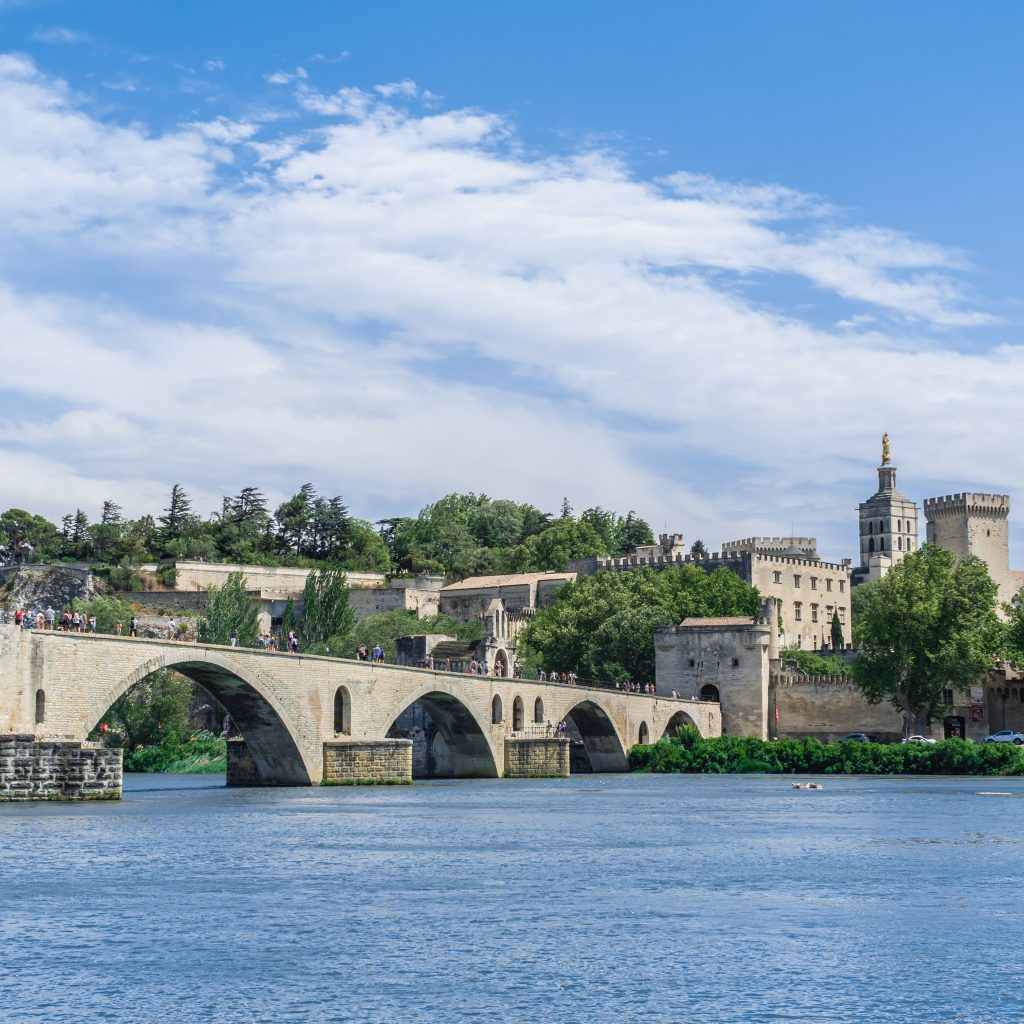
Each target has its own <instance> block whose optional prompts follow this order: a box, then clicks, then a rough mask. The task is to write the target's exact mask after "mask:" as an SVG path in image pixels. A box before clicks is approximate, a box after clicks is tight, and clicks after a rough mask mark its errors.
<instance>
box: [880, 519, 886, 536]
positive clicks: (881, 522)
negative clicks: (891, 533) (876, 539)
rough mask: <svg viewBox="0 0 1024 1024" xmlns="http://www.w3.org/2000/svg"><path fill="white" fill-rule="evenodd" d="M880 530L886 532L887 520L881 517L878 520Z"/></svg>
mask: <svg viewBox="0 0 1024 1024" xmlns="http://www.w3.org/2000/svg"><path fill="white" fill-rule="evenodd" d="M878 532H879V533H885V520H884V519H879V520H878Z"/></svg>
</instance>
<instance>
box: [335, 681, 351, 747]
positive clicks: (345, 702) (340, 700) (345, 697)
mask: <svg viewBox="0 0 1024 1024" xmlns="http://www.w3.org/2000/svg"><path fill="white" fill-rule="evenodd" d="M334 731H335V733H341V734H343V735H345V736H348V735H349V733H351V732H352V698H351V697H350V696H349V693H348V690H347V689H346V688H345V687H344V686H339V687H338V689H337V691H336V692H335V694H334Z"/></svg>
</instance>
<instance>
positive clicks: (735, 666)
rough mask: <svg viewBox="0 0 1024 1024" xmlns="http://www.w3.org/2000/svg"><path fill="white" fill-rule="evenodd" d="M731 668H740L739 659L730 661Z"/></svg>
mask: <svg viewBox="0 0 1024 1024" xmlns="http://www.w3.org/2000/svg"><path fill="white" fill-rule="evenodd" d="M732 667H733V668H739V667H740V659H739V658H733V659H732Z"/></svg>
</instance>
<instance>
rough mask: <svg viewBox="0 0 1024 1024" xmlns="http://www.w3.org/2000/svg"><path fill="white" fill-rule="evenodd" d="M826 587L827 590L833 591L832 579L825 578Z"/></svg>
mask: <svg viewBox="0 0 1024 1024" xmlns="http://www.w3.org/2000/svg"><path fill="white" fill-rule="evenodd" d="M825 589H826V590H827V591H828V592H829V593H831V592H832V581H831V580H825Z"/></svg>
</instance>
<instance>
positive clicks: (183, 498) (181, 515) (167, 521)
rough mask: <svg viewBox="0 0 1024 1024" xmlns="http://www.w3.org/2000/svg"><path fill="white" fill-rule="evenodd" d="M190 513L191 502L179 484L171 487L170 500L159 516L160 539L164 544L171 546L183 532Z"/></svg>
mask: <svg viewBox="0 0 1024 1024" xmlns="http://www.w3.org/2000/svg"><path fill="white" fill-rule="evenodd" d="M191 514H192V502H191V500H190V499H189V496H188V495H187V494H186V493H185V489H184V488H183V487H182V486H181V484H175V485H174V486H173V487H172V488H171V500H170V502H169V504H168V506H167V508H165V509H164V514H163V515H162V516H160V519H159V523H160V540H161V541H162V542H163V543H164V545H165V546H168V547H173V545H174V542H175V541H177V540H178V539H179V538H180V537H181V536H182V535H183V533H184V532H185V527H186V524H187V521H188V519H189V518H190V516H191Z"/></svg>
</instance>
